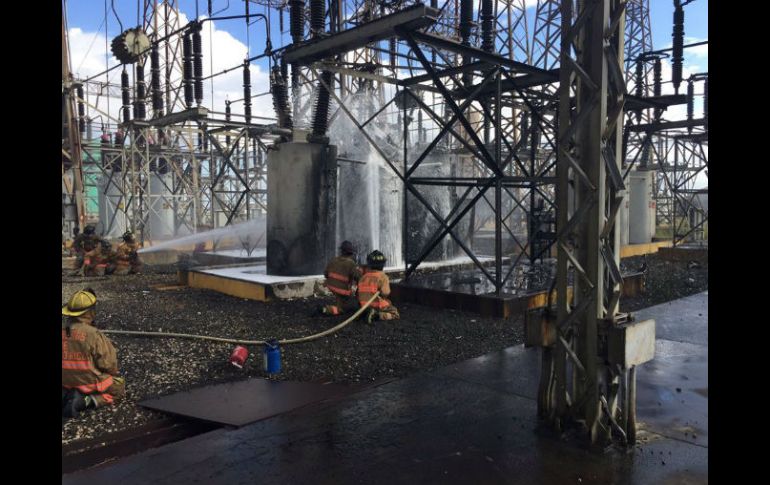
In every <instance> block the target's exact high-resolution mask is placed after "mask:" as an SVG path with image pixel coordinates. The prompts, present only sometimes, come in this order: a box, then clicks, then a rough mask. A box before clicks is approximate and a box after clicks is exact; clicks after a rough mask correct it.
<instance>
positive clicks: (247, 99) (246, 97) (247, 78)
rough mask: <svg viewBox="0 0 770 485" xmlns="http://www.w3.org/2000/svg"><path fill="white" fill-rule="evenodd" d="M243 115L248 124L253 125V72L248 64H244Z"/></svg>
mask: <svg viewBox="0 0 770 485" xmlns="http://www.w3.org/2000/svg"><path fill="white" fill-rule="evenodd" d="M243 114H244V115H245V116H246V123H251V70H250V66H249V63H248V62H245V63H244V64H243Z"/></svg>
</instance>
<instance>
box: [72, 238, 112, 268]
mask: <svg viewBox="0 0 770 485" xmlns="http://www.w3.org/2000/svg"><path fill="white" fill-rule="evenodd" d="M114 270H115V251H113V250H112V244H110V243H109V242H108V241H100V242H99V243H98V244H97V245H96V248H94V249H92V250H91V251H88V252H87V253H85V254H84V255H83V266H82V267H81V269H80V271H79V272H80V273H81V274H82V275H83V276H104V275H106V274H112V272H113V271H114Z"/></svg>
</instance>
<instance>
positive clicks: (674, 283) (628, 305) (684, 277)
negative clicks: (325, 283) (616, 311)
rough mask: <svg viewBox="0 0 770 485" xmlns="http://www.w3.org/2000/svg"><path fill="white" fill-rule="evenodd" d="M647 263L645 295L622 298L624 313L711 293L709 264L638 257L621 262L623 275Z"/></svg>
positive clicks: (621, 303)
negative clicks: (696, 294) (697, 294)
mask: <svg viewBox="0 0 770 485" xmlns="http://www.w3.org/2000/svg"><path fill="white" fill-rule="evenodd" d="M645 262H646V263H647V271H646V274H645V282H644V286H645V291H644V293H643V294H641V295H637V296H635V297H628V298H625V297H624V298H621V299H620V310H621V311H623V312H634V311H637V310H639V309H641V308H647V307H650V306H654V305H659V304H661V303H665V302H667V301H671V300H676V299H678V298H684V297H685V296H690V295H694V294H695V293H700V292H702V291H706V290H708V289H709V267H708V262H703V263H700V262H695V261H690V262H686V261H666V260H663V259H661V258H660V257H658V256H657V255H649V256H646V257H645V256H634V257H632V258H626V259H624V260H622V261H621V263H620V267H621V271H623V272H625V271H629V272H632V271H637V270H639V269H641V268H643V267H644V264H645Z"/></svg>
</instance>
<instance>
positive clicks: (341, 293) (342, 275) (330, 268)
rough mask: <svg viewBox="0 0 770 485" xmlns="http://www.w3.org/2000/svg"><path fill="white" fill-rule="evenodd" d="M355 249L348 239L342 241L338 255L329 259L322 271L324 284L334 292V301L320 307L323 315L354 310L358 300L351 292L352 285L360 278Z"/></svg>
mask: <svg viewBox="0 0 770 485" xmlns="http://www.w3.org/2000/svg"><path fill="white" fill-rule="evenodd" d="M355 252H356V250H355V247H354V246H353V243H351V242H350V241H342V244H340V255H339V256H337V257H335V258H333V259H332V260H331V261H329V264H327V265H326V270H325V271H324V277H326V280H325V281H324V286H325V287H326V288H328V289H329V291H331V292H332V293H333V294H334V298H335V302H334V303H333V304H331V305H325V306H324V307H323V308H322V309H321V313H322V314H324V315H340V314H342V313H347V312H351V311H355V310H356V309H357V308H358V301H357V300H356V297H355V295H354V294H353V285H354V284H355V283H356V282H357V281H358V280H359V278H361V270H360V269H359V268H358V265H357V264H356V262H355V260H354V259H353V255H354V254H355Z"/></svg>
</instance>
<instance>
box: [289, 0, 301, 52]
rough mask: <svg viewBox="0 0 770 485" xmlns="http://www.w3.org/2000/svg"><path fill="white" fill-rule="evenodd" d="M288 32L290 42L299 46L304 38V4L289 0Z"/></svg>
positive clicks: (299, 1) (299, 0)
mask: <svg viewBox="0 0 770 485" xmlns="http://www.w3.org/2000/svg"><path fill="white" fill-rule="evenodd" d="M289 32H290V33H291V41H292V42H293V43H295V44H299V43H300V42H302V40H303V39H304V38H305V2H304V0H289Z"/></svg>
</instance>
